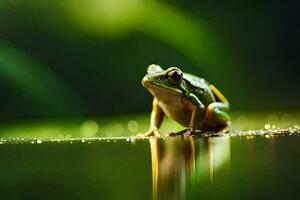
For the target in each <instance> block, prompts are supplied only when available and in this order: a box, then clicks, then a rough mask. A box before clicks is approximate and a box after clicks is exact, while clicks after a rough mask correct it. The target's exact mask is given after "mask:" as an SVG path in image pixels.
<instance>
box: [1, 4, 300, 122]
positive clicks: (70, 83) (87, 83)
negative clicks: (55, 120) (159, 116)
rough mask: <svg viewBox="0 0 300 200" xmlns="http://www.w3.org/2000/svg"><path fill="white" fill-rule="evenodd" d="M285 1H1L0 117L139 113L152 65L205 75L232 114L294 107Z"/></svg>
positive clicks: (294, 35)
mask: <svg viewBox="0 0 300 200" xmlns="http://www.w3.org/2000/svg"><path fill="white" fill-rule="evenodd" d="M296 8H297V3H293V2H292V1H284V2H282V1H267V0H264V1H235V0H232V1H226V2H223V1H196V0H188V1H186V0H185V1H175V0H164V1H158V0H157V1H155V0H111V1H105V0H99V1H96V0H87V1H83V0H77V1H71V0H60V1H58V0H44V1H38V0H30V1H22V0H15V1H10V0H2V1H1V2H0V91H1V98H0V118H1V120H2V121H3V120H9V119H21V118H52V117H79V116H80V117H81V116H102V115H107V114H122V113H140V112H148V111H150V109H151V100H152V98H151V96H150V94H148V92H147V91H146V90H145V89H144V88H142V86H141V84H140V81H141V79H142V77H143V75H144V74H145V72H146V68H147V66H148V65H149V64H151V63H156V64H160V65H161V66H162V67H164V68H166V67H169V66H178V67H180V68H181V69H182V70H183V71H186V72H190V73H193V74H196V75H198V76H201V77H204V78H206V79H207V80H209V81H210V82H212V83H213V84H215V85H216V86H217V87H218V88H219V89H220V90H221V91H222V92H223V93H224V94H225V96H226V97H227V98H228V99H229V100H230V103H231V106H232V109H233V110H250V109H255V110H259V109H295V108H299V101H300V93H299V92H298V89H299V88H298V87H299V83H300V79H299V77H298V74H299V68H298V67H297V66H298V58H297V56H298V55H297V48H298V46H299V37H298V35H299V29H298V27H297V25H296V21H297V19H298V18H297V15H298V14H297V13H296V11H297V9H296Z"/></svg>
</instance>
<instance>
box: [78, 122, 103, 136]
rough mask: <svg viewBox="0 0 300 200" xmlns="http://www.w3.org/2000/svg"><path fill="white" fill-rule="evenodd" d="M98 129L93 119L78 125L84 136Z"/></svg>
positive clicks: (91, 134) (92, 133) (93, 133)
mask: <svg viewBox="0 0 300 200" xmlns="http://www.w3.org/2000/svg"><path fill="white" fill-rule="evenodd" d="M98 130H99V126H98V124H97V122H95V121H93V120H89V121H85V122H83V123H82V125H81V126H80V131H81V133H82V134H83V135H84V136H86V137H91V136H94V135H95V134H96V133H97V132H98Z"/></svg>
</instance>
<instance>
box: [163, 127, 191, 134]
mask: <svg viewBox="0 0 300 200" xmlns="http://www.w3.org/2000/svg"><path fill="white" fill-rule="evenodd" d="M195 133H196V132H195V131H194V129H193V128H192V127H188V128H187V129H183V130H181V131H178V132H175V133H174V132H171V133H169V134H168V135H169V136H177V135H182V136H192V135H195Z"/></svg>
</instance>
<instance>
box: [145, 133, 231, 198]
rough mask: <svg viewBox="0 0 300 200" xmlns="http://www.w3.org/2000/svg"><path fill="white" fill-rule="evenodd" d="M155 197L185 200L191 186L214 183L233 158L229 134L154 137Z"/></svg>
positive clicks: (153, 181)
mask: <svg viewBox="0 0 300 200" xmlns="http://www.w3.org/2000/svg"><path fill="white" fill-rule="evenodd" d="M150 147H151V157H152V187H153V199H184V198H185V195H186V190H187V189H188V187H190V186H195V187H197V188H201V187H198V186H200V185H201V184H212V183H213V179H214V173H215V172H216V171H218V170H219V168H220V167H221V166H224V165H226V163H228V161H229V158H230V141H229V137H227V136H224V137H214V138H201V139H195V138H192V137H182V138H168V139H166V140H162V139H158V138H151V139H150Z"/></svg>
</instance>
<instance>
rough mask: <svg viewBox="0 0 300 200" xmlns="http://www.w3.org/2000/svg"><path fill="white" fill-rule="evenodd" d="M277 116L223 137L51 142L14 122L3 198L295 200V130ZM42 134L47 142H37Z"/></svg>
mask: <svg viewBox="0 0 300 200" xmlns="http://www.w3.org/2000/svg"><path fill="white" fill-rule="evenodd" d="M262 116H263V115H262ZM274 116H275V115H273V117H274ZM278 116H280V115H278ZM290 116H293V115H290ZM257 119H264V117H261V118H257ZM268 119H271V118H270V117H269V118H268ZM277 119H279V120H280V121H278V122H276V121H272V122H271V121H265V120H259V121H257V123H256V125H257V124H259V125H257V126H256V127H254V126H253V124H254V122H253V121H251V120H253V119H251V120H250V121H249V117H248V118H247V120H246V121H248V122H247V123H248V126H249V125H251V124H252V127H254V128H257V127H261V129H255V130H252V129H251V130H249V129H246V128H245V129H244V127H245V124H242V123H240V129H236V130H232V131H231V132H230V133H229V134H226V135H224V136H221V137H203V138H191V137H176V138H163V139H154V138H152V139H150V140H148V139H141V140H132V139H130V138H129V137H127V136H126V134H124V136H122V137H92V136H90V137H83V135H79V136H81V138H78V137H73V136H74V135H72V132H71V133H69V134H71V136H60V135H58V136H56V137H53V135H51V134H54V133H52V132H51V129H45V125H40V127H37V124H39V123H38V122H36V123H35V125H30V127H31V128H28V129H27V130H36V132H34V131H31V132H30V133H29V132H28V131H27V132H26V131H24V132H21V131H20V130H21V129H22V127H23V128H24V127H25V125H26V123H24V124H23V125H22V126H19V129H18V127H17V126H14V125H13V124H11V125H9V126H7V127H6V128H2V129H1V130H2V131H0V133H8V131H11V133H12V134H11V135H9V134H6V135H5V134H2V135H3V136H5V137H2V138H1V139H0V157H1V162H0V177H1V181H0V199H251V200H252V199H297V198H299V197H298V196H299V194H298V192H297V189H298V188H299V180H300V172H299V169H300V160H299V157H300V151H299V145H300V131H299V126H298V125H295V124H297V123H296V122H297V121H296V120H295V121H293V123H294V124H291V123H288V122H286V121H284V120H282V117H278V118H277ZM236 120H237V119H236ZM239 120H240V122H241V120H245V119H244V118H243V117H242V118H240V119H239ZM289 120H291V118H289ZM130 121H131V125H132V126H133V127H134V126H135V128H136V125H137V124H139V126H140V127H141V124H142V123H141V122H140V121H138V120H136V122H132V120H130ZM145 121H146V120H145ZM89 123H90V122H89ZM114 123H116V122H114ZM114 123H113V124H114ZM117 123H122V120H121V122H117ZM145 123H146V122H145ZM167 123H168V122H167ZM245 123H246V122H245ZM280 123H281V124H280ZM75 124H76V123H75ZM83 124H84V123H83ZM91 124H92V126H91V127H92V128H93V126H94V125H95V124H93V123H91ZM91 124H90V125H91ZM99 124H100V123H98V125H99ZM242 125H243V126H242ZM266 125H269V126H266ZM284 125H288V126H286V127H284V128H281V129H279V128H278V127H279V126H284ZM74 126H75V125H74ZM74 126H71V125H70V126H69V127H73V129H68V128H67V127H63V128H62V129H61V131H65V130H68V131H70V130H76V128H74ZM114 126H116V128H118V129H120V126H119V127H117V125H114ZM49 127H50V128H51V126H50V125H48V128H49ZM52 127H55V128H53V130H54V129H57V130H59V129H58V127H60V126H59V125H57V126H53V124H52ZM61 127H62V126H61ZM79 127H80V128H81V129H84V128H82V125H80V126H79ZM91 127H88V126H87V127H85V129H87V130H88V129H89V128H91ZM99 127H101V126H100V125H99ZM235 127H238V125H237V124H236V123H235ZM94 128H95V126H94ZM128 128H129V127H128ZM131 128H132V127H131ZM172 128H174V126H172ZM81 129H79V130H78V133H77V134H80V133H79V132H80V131H82V130H81ZM13 130H15V131H13ZM23 130H26V127H25V129H23ZM40 130H44V131H46V132H47V133H48V138H47V137H46V136H47V135H45V136H44V137H37V136H38V133H39V131H40ZM5 131H7V132H5ZM18 131H20V132H18ZM85 131H86V130H85ZM89 131H90V130H89ZM86 132H88V131H86ZM49 133H50V134H49ZM56 133H58V132H56ZM56 133H55V134H56ZM81 133H82V132H81ZM26 134H28V137H25V136H26ZM29 135H31V136H34V137H36V138H33V139H32V138H31V137H29ZM128 135H130V133H128ZM17 136H18V137H17ZM20 136H23V137H20ZM51 136H52V137H51ZM51 138H52V139H51Z"/></svg>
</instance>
